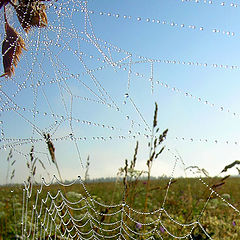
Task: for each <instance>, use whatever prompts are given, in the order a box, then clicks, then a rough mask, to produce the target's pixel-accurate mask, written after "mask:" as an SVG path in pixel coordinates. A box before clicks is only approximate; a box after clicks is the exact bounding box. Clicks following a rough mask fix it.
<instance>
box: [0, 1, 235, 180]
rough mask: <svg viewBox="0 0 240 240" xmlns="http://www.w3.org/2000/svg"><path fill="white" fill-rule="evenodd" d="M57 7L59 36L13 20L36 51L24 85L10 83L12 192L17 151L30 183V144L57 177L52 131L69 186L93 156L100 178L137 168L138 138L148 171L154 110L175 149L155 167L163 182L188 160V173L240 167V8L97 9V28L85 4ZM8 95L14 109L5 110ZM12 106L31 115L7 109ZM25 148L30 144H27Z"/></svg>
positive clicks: (17, 80)
mask: <svg viewBox="0 0 240 240" xmlns="http://www.w3.org/2000/svg"><path fill="white" fill-rule="evenodd" d="M46 4H47V5H48V6H49V8H48V9H47V14H48V22H49V26H48V28H46V29H37V28H36V29H34V30H32V31H31V32H30V34H29V35H26V34H25V33H24V32H23V30H22V29H21V27H20V25H19V23H18V22H17V19H16V16H14V14H10V12H11V9H10V10H9V14H8V16H9V22H10V24H12V25H13V26H14V27H15V28H16V29H17V31H18V32H19V33H20V34H21V35H22V36H23V38H24V40H25V42H26V44H27V49H28V51H25V52H24V53H23V55H22V58H21V60H20V63H19V65H18V67H17V69H16V74H15V76H14V77H13V78H12V79H4V78H2V79H1V85H2V88H1V90H2V92H1V97H2V99H1V107H2V108H3V109H4V111H3V112H2V113H1V118H2V121H3V123H2V132H3V133H4V135H2V142H1V161H2V166H3V167H2V168H1V170H0V183H5V182H6V172H7V161H6V158H7V155H8V153H9V151H10V148H11V146H10V145H11V144H12V143H13V142H15V144H13V159H15V160H16V163H15V164H14V165H13V166H12V167H11V168H10V170H9V171H12V170H13V169H14V168H15V169H16V174H15V175H16V176H15V178H14V179H13V181H14V182H22V181H23V180H25V179H26V177H27V175H28V172H27V168H26V161H27V160H28V158H29V152H30V149H31V146H32V143H31V142H29V139H33V140H34V143H33V145H34V149H35V156H36V157H37V158H39V159H41V160H42V161H43V162H44V164H45V165H46V166H47V169H48V172H49V174H50V175H52V174H54V173H55V174H56V169H55V167H54V165H53V164H51V161H49V153H48V150H47V147H46V143H45V142H44V141H43V133H50V135H51V138H52V141H53V143H54V145H55V148H56V158H57V161H58V164H59V166H60V169H61V173H62V176H63V178H64V179H65V178H66V179H74V178H76V177H77V176H78V175H81V176H83V175H84V171H85V170H84V169H83V168H82V166H81V161H82V163H83V165H85V164H86V159H87V156H88V155H89V156H90V171H89V174H90V177H91V178H96V177H106V176H116V173H117V171H118V168H120V167H121V166H123V164H124V161H125V159H126V158H127V159H129V160H130V159H131V158H132V156H133V153H134V146H135V143H136V140H138V141H139V142H140V151H139V155H138V163H137V168H138V169H146V161H147V156H148V148H147V142H148V141H149V139H147V138H146V137H145V135H150V132H149V129H148V126H151V124H152V120H153V112H154V102H157V103H158V107H159V111H158V113H159V118H158V119H159V121H158V123H159V127H160V129H161V131H163V130H165V129H166V128H168V129H169V134H168V136H167V140H166V142H165V144H166V149H170V150H169V151H167V150H166V151H165V152H164V153H163V154H162V156H160V158H159V159H158V160H156V161H155V163H154V167H153V170H152V173H153V175H154V176H160V175H162V174H166V175H170V174H171V172H172V169H173V166H174V163H175V160H176V159H175V158H174V155H177V154H179V155H180V156H181V157H182V159H183V161H184V162H185V165H186V166H195V165H197V166H199V167H200V168H205V169H206V170H207V171H209V173H210V174H211V175H216V174H219V172H221V170H222V169H223V168H224V166H225V165H227V164H229V163H231V162H233V161H235V160H237V159H239V157H240V148H239V147H240V140H239V132H240V131H239V130H240V125H239V119H240V107H239V102H240V95H239V88H240V84H239V69H240V65H238V64H239V36H240V32H239V31H238V27H239V22H240V17H239V11H240V10H239V6H238V7H232V6H231V5H230V2H226V5H225V6H221V5H220V2H219V1H213V3H212V4H209V3H204V1H200V2H199V3H195V2H194V1H190V2H188V1H186V2H182V1H180V0H169V1H165V0H164V1H157V0H148V1H146V0H145V1H143V0H131V1H126V0H122V1H117V0H112V1H109V0H101V1H96V0H89V1H88V4H87V11H88V16H89V18H86V17H87V15H85V13H84V12H81V7H82V9H84V6H85V5H84V3H83V2H82V1H58V2H53V3H46ZM1 14H2V13H1ZM1 17H2V15H1ZM1 24H2V23H1ZM189 26H190V27H189ZM91 28H92V30H91ZM218 30H219V31H220V32H219V33H218V32H217V31H218ZM223 32H224V33H223ZM228 32H229V33H228ZM233 32H234V34H232V33H233ZM3 36H4V32H3V28H1V38H2V39H3ZM103 61H104V62H103ZM204 64H206V65H204ZM213 64H216V65H213ZM221 65H223V66H221ZM226 65H227V67H226ZM1 66H2V63H1ZM231 66H234V68H231ZM89 70H91V71H89ZM130 70H131V71H130ZM1 71H3V70H2V67H1ZM21 84H22V86H21V87H20V85H21ZM166 84H167V85H166ZM24 86H25V87H24ZM126 93H128V96H129V97H128V98H126V97H125V94H126ZM6 96H8V97H9V98H10V99H11V100H9V99H8V100H9V101H8V103H7V104H4V102H6V100H7V97H6ZM199 98H200V100H199ZM11 101H12V102H15V103H16V104H17V105H19V106H20V107H21V108H20V110H14V109H11V110H7V108H8V107H13V106H12V104H13V103H12V102H11ZM206 101H207V102H206ZM212 103H213V104H214V106H212V105H211V104H212ZM24 108H25V110H24ZM35 111H37V113H36V114H35V115H34V113H33V112H35ZM234 113H235V114H234ZM33 129H34V130H33ZM71 136H73V140H71ZM119 136H120V137H119ZM134 136H135V138H134ZM64 137H65V138H64ZM110 137H111V138H110ZM15 138H17V139H19V142H21V143H23V142H24V140H23V139H27V142H28V143H25V144H22V145H20V146H17V145H16V141H13V140H11V139H15ZM84 138H86V140H85V139H84ZM123 138H124V139H123ZM7 139H10V140H9V141H8V140H7ZM64 139H65V140H64ZM101 139H103V140H101ZM206 140H207V141H206ZM226 141H228V143H227V142H226ZM235 142H237V144H235ZM4 146H5V147H6V150H4ZM79 153H80V157H79ZM37 169H38V170H37V179H39V178H40V176H45V177H47V174H46V171H43V170H42V169H41V166H40V165H39V163H38V168H37ZM174 170H175V171H174V176H181V175H184V166H183V165H181V164H178V165H177V167H176V169H174ZM230 173H232V174H237V171H236V170H233V171H232V172H230Z"/></svg>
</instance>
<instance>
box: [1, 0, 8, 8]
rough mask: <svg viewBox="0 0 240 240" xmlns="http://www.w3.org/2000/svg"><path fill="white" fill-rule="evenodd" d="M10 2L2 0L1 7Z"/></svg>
mask: <svg viewBox="0 0 240 240" xmlns="http://www.w3.org/2000/svg"><path fill="white" fill-rule="evenodd" d="M9 2H10V0H0V9H1V8H2V7H3V5H6V4H8V3H9Z"/></svg>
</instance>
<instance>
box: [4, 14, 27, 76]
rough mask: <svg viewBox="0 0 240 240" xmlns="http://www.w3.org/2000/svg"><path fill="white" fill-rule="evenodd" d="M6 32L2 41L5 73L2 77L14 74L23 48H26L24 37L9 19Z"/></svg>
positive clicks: (6, 23)
mask: <svg viewBox="0 0 240 240" xmlns="http://www.w3.org/2000/svg"><path fill="white" fill-rule="evenodd" d="M5 20H6V19H5ZM5 32H6V37H5V39H4V41H3V43H2V55H3V67H4V74H3V75H1V76H0V77H3V76H8V77H11V76H12V75H14V72H15V70H14V67H17V64H18V62H19V60H20V55H21V54H22V50H23V49H24V50H26V48H25V42H24V41H23V39H22V37H21V36H20V35H19V34H18V32H17V31H16V30H15V29H14V28H12V27H11V26H10V25H9V24H8V22H7V21H5Z"/></svg>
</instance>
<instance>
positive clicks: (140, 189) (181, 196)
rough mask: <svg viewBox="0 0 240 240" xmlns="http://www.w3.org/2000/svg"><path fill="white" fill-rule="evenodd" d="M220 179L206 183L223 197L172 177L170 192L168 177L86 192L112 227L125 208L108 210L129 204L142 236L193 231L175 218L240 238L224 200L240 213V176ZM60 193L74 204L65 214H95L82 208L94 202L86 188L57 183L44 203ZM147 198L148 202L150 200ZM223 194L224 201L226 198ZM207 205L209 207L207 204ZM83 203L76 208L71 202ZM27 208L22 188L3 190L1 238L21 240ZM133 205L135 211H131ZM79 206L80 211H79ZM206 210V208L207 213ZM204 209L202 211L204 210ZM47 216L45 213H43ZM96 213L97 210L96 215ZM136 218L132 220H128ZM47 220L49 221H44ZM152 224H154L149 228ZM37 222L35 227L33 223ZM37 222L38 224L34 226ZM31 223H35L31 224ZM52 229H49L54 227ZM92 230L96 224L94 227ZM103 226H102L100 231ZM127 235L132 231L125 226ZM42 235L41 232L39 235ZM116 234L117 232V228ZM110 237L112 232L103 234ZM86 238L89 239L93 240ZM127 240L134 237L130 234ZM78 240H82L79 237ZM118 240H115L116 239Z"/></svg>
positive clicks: (90, 186) (215, 235) (199, 235)
mask: <svg viewBox="0 0 240 240" xmlns="http://www.w3.org/2000/svg"><path fill="white" fill-rule="evenodd" d="M221 180H222V179H220V178H211V179H210V178H205V179H204V181H205V182H206V183H207V184H208V185H209V186H212V187H213V188H212V189H214V188H216V189H215V190H216V191H217V192H218V194H219V196H216V195H215V193H213V194H212V195H211V196H210V193H211V191H210V190H209V189H208V188H207V187H206V186H205V185H204V184H203V183H202V182H200V181H199V179H195V178H191V179H190V178H179V179H173V181H172V184H171V185H170V187H169V188H168V182H169V179H159V180H150V182H149V186H147V182H146V181H144V180H137V181H132V182H128V188H127V189H126V186H125V184H124V183H123V181H120V182H95V183H86V184H85V185H86V189H87V191H88V192H89V193H90V195H91V197H92V199H94V200H95V201H96V202H95V203H92V204H94V208H95V209H96V211H98V212H99V213H103V214H102V215H101V214H100V215H98V216H97V214H95V217H96V218H97V217H98V221H99V222H100V223H103V224H104V223H112V222H116V221H118V220H120V218H121V214H115V215H111V213H114V212H116V211H117V210H119V209H120V208H121V206H116V207H114V208H111V207H109V205H114V204H119V203H121V202H123V201H124V202H126V206H125V208H124V209H125V210H126V215H124V216H123V221H124V222H125V223H126V225H127V226H129V227H130V228H131V229H134V230H135V231H136V232H137V233H144V232H149V231H150V230H151V229H153V228H154V227H157V228H158V229H160V230H161V231H160V232H161V237H162V238H163V239H174V238H173V237H172V236H171V235H169V233H168V231H169V232H170V233H171V234H172V235H174V236H183V235H185V234H187V233H189V230H190V228H189V227H184V226H181V225H179V224H176V223H175V222H174V221H173V220H172V219H174V220H175V221H177V222H178V223H182V224H185V223H190V222H193V221H196V220H197V219H198V218H199V216H200V218H199V222H200V223H201V225H202V226H203V227H204V228H205V230H206V231H207V233H208V234H209V235H210V236H211V238H212V239H226V240H227V239H229V240H230V239H231V240H233V239H240V217H239V213H238V212H237V211H235V210H234V209H233V208H232V207H231V206H229V205H228V204H227V202H224V200H223V199H225V200H227V201H228V202H229V203H231V204H232V205H233V206H235V207H236V208H237V209H240V191H239V187H240V178H237V177H235V178H234V177H232V178H231V177H229V178H227V179H225V180H224V181H222V182H224V184H220V183H221ZM36 189H39V186H34V187H33V194H32V197H31V198H30V200H29V203H28V212H27V222H30V220H31V216H32V205H33V204H35V200H36ZM58 190H61V192H62V194H63V196H64V197H66V199H68V201H69V203H67V204H66V206H64V207H63V208H62V209H61V211H62V213H66V209H68V210H69V209H70V208H71V207H72V209H70V210H69V211H70V213H71V215H72V216H73V217H74V218H75V219H82V218H81V217H82V216H83V215H84V213H85V212H86V209H88V211H89V212H91V211H92V210H91V209H90V208H89V206H88V207H87V208H84V209H82V210H80V208H82V207H84V206H85V205H86V202H78V201H79V200H80V199H82V198H84V199H86V200H88V202H91V200H90V197H89V195H88V193H87V192H86V191H85V190H84V188H83V186H82V185H81V184H74V185H72V186H68V187H62V186H60V185H58V184H56V185H52V186H50V187H44V188H43V190H42V192H41V194H40V195H39V196H40V198H39V199H45V198H46V196H47V192H51V194H52V195H53V196H55V195H56V194H57V192H58ZM166 191H168V193H167V197H166V199H165V204H164V209H165V210H166V212H167V213H168V214H169V215H170V217H171V218H172V219H170V218H169V217H168V216H167V215H166V214H165V212H162V214H161V222H162V224H163V225H164V228H163V227H161V226H160V225H159V223H158V225H156V224H155V223H152V222H154V221H155V220H156V219H157V218H158V217H159V212H158V213H154V211H156V210H158V209H160V208H161V207H162V206H163V202H164V198H165V195H166ZM124 192H125V199H124V198H123V193H124ZM146 196H147V198H146ZM220 196H221V197H222V198H223V199H221V198H220ZM62 199H63V198H62V196H58V197H56V198H55V201H54V202H55V203H56V204H59V205H60V204H61V203H62V202H63V200H62ZM207 201H208V204H207V206H205V204H206V202H207ZM40 202H41V201H39V202H38V203H37V206H38V207H37V209H38V211H39V209H40ZM74 202H78V203H77V204H72V203H74ZM97 202H99V203H102V204H106V205H108V206H104V205H100V204H97ZM22 204H23V194H22V186H11V187H1V188H0V239H21V238H20V236H21V234H22V233H21V231H22V227H21V219H22ZM44 207H45V208H46V207H48V208H49V209H51V201H50V200H49V201H46V203H45V205H44ZM129 207H130V208H129ZM77 208H78V210H76V209H77ZM203 208H204V210H203ZM132 209H135V210H137V211H141V212H143V211H144V212H152V213H153V214H149V215H146V216H144V215H142V214H139V213H137V212H134V211H132ZM202 211H203V212H202ZM43 215H44V214H43ZM92 215H94V212H92ZM130 215H131V218H129V216H130ZM63 219H64V220H66V221H67V220H68V219H69V216H67V215H66V216H65V217H63ZM132 219H135V220H136V222H139V223H142V224H140V225H137V223H136V222H134V221H132ZM41 220H42V221H44V217H43V216H42V218H41ZM59 221H60V218H56V219H55V222H59ZM80 222H81V223H86V219H83V220H81V221H80ZM144 223H149V225H146V226H145V225H144ZM150 223H151V224H150ZM32 224H33V223H32ZM35 224H37V223H36V222H35ZM29 225H30V223H29ZM97 226H98V225H97V222H96V226H95V228H94V229H95V230H96V232H98V227H97ZM49 227H50V226H49ZM64 227H65V226H62V227H61V230H59V231H60V232H61V231H62V232H64V229H63V228H64ZM91 227H92V226H91ZM108 227H111V228H113V227H112V226H105V225H102V226H101V228H103V229H107V228H108ZM101 228H99V229H100V230H101ZM89 229H90V226H89V225H88V224H86V225H85V229H84V228H82V227H81V231H84V232H87V231H88V230H89ZM125 229H126V231H128V229H127V228H125ZM39 232H40V231H38V233H39ZM116 232H117V230H116ZM128 233H129V234H130V235H131V236H132V237H135V238H137V235H136V234H135V235H134V233H131V232H130V231H128ZM104 234H107V233H104ZM90 236H91V234H89V236H85V237H90ZM147 237H149V235H144V236H143V237H141V238H139V239H146V238H147ZM154 237H155V239H161V238H160V237H159V236H157V235H154ZM35 238H36V239H51V238H40V237H39V236H37V235H36V236H35ZM125 238H126V239H130V237H128V236H127V235H126V234H125ZM191 238H192V239H209V238H207V237H206V236H205V235H204V234H203V232H202V231H201V230H200V229H199V228H198V227H196V228H195V229H194V231H193V233H192V235H191V237H190V236H189V237H187V238H186V239H191ZM56 239H68V238H60V233H59V235H58V234H56ZM74 239H77V238H74ZM113 239H115V238H113Z"/></svg>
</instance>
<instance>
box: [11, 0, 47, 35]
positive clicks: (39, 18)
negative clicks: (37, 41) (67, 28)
mask: <svg viewBox="0 0 240 240" xmlns="http://www.w3.org/2000/svg"><path fill="white" fill-rule="evenodd" d="M41 2H42V1H38V0H19V4H18V5H17V6H16V5H14V8H15V10H16V13H17V17H18V20H19V22H20V24H21V26H22V27H23V29H24V30H25V31H26V32H27V33H28V32H29V30H30V29H31V28H32V27H40V28H42V27H46V26H47V24H48V21H47V14H46V12H45V10H46V6H45V5H44V4H43V3H41Z"/></svg>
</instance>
